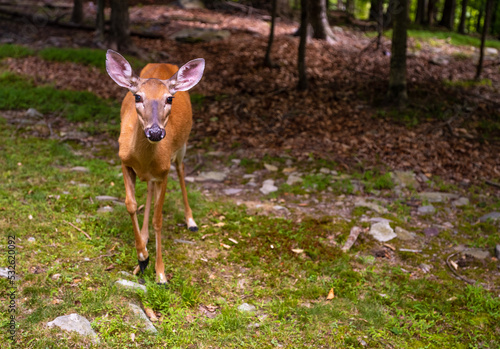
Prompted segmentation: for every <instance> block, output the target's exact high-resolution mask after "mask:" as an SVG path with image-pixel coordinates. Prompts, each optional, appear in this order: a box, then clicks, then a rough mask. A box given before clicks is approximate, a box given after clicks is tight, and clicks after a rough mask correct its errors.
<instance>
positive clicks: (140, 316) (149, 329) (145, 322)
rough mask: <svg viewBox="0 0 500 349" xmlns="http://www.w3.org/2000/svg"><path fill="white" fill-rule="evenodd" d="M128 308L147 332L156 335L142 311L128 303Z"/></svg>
mask: <svg viewBox="0 0 500 349" xmlns="http://www.w3.org/2000/svg"><path fill="white" fill-rule="evenodd" d="M128 306H129V308H130V310H132V312H133V313H134V314H135V315H136V316H137V318H138V319H139V320H140V322H141V323H142V324H143V325H144V328H145V329H146V331H147V332H152V333H158V330H157V329H156V327H155V326H154V325H153V323H152V322H151V320H149V318H148V316H147V315H146V313H145V312H144V310H142V309H141V307H139V306H138V305H135V304H132V303H129V304H128Z"/></svg>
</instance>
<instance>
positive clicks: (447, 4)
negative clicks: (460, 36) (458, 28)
mask: <svg viewBox="0 0 500 349" xmlns="http://www.w3.org/2000/svg"><path fill="white" fill-rule="evenodd" d="M456 5H457V3H456V0H445V1H444V8H443V17H442V18H441V22H439V25H442V26H443V27H446V28H448V29H450V30H453V27H454V23H455V7H456Z"/></svg>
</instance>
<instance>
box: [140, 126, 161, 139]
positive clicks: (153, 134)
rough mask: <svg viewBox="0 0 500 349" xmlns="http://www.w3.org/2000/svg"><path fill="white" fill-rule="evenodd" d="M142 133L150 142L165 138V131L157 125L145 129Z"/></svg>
mask: <svg viewBox="0 0 500 349" xmlns="http://www.w3.org/2000/svg"><path fill="white" fill-rule="evenodd" d="M144 132H145V133H146V137H147V138H148V139H149V140H150V141H151V142H159V141H161V140H162V139H163V138H164V137H165V129H164V128H161V127H160V126H158V125H153V126H151V127H149V128H147V129H145V130H144Z"/></svg>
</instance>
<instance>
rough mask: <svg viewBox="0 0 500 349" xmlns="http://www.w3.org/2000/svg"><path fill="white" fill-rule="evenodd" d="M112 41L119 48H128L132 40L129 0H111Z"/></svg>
mask: <svg viewBox="0 0 500 349" xmlns="http://www.w3.org/2000/svg"><path fill="white" fill-rule="evenodd" d="M111 36H112V38H111V43H112V45H113V47H114V48H116V49H117V50H122V51H123V50H128V49H129V48H130V47H131V45H132V43H131V41H130V29H129V14H128V0H111Z"/></svg>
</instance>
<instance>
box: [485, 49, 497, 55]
mask: <svg viewBox="0 0 500 349" xmlns="http://www.w3.org/2000/svg"><path fill="white" fill-rule="evenodd" d="M484 52H485V53H486V54H487V55H490V56H497V55H498V50H497V49H496V48H494V47H486V48H485V50H484Z"/></svg>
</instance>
